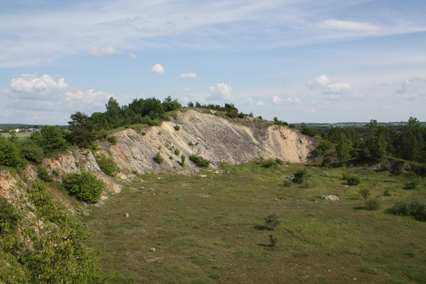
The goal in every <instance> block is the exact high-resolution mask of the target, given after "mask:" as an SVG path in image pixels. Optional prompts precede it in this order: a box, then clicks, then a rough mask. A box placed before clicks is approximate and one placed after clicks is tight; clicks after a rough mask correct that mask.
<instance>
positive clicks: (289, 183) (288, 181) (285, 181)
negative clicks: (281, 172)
mask: <svg viewBox="0 0 426 284" xmlns="http://www.w3.org/2000/svg"><path fill="white" fill-rule="evenodd" d="M292 184H293V182H292V181H291V180H288V179H285V180H284V182H283V185H284V186H285V187H291V185H292Z"/></svg>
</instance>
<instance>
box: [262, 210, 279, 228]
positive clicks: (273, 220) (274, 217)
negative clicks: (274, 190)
mask: <svg viewBox="0 0 426 284" xmlns="http://www.w3.org/2000/svg"><path fill="white" fill-rule="evenodd" d="M264 220H265V225H266V227H268V229H269V230H275V227H276V226H278V225H279V224H280V221H279V220H278V214H276V213H275V214H269V215H268V216H266V217H265V218H264Z"/></svg>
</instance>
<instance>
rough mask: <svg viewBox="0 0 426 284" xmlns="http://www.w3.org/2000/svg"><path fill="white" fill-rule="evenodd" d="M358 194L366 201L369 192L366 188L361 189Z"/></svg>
mask: <svg viewBox="0 0 426 284" xmlns="http://www.w3.org/2000/svg"><path fill="white" fill-rule="evenodd" d="M358 193H359V194H360V195H361V196H362V197H363V198H364V200H367V198H368V197H369V196H370V194H371V193H370V190H369V189H368V188H362V189H360V190H358Z"/></svg>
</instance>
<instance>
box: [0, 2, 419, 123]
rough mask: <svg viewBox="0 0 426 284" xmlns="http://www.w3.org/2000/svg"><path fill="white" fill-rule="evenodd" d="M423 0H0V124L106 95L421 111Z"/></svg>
mask: <svg viewBox="0 0 426 284" xmlns="http://www.w3.org/2000/svg"><path fill="white" fill-rule="evenodd" d="M425 15H426V1H424V0H405V1H400V0H321V1H318V0H263V1H258V0H256V1H254V0H244V1H243V0H206V1H194V0H156V1H149V0H147V1H136V0H120V1H118V0H102V1H100V0H91V1H87V0H85V1H83V0H73V1H53V0H16V1H6V0H0V123H29V124H67V121H68V120H69V117H70V114H72V113H75V112H76V111H83V112H85V113H87V114H91V113H93V112H95V111H105V103H106V102H107V101H108V98H109V97H111V96H112V97H114V98H116V99H117V100H118V101H119V103H120V104H127V103H129V102H131V101H132V100H133V99H134V98H149V97H156V98H158V99H161V100H163V99H164V98H166V97H168V96H171V97H172V98H177V99H178V100H179V101H180V102H181V103H182V104H184V105H186V103H187V102H188V101H192V102H194V103H195V102H196V101H198V102H200V103H203V104H204V103H206V104H209V103H214V104H221V105H223V104H224V103H225V102H231V103H233V104H235V105H236V106H237V107H238V108H239V109H240V110H242V111H243V112H245V113H249V112H253V113H254V115H255V116H258V115H261V116H263V118H266V119H272V118H273V117H274V116H276V117H278V118H279V119H281V120H284V121H287V122H339V121H369V120H370V119H377V120H378V121H401V120H402V121H407V120H408V118H409V117H410V116H413V117H417V118H418V119H419V120H421V121H425V120H426V111H425V109H426V16H425Z"/></svg>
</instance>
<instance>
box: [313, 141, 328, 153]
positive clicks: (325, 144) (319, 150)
mask: <svg viewBox="0 0 426 284" xmlns="http://www.w3.org/2000/svg"><path fill="white" fill-rule="evenodd" d="M329 148H330V142H328V140H322V141H321V143H320V144H319V145H318V147H317V149H316V150H315V152H316V153H317V154H318V155H322V154H324V153H325V152H326V151H327V150H328V149H329Z"/></svg>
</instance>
